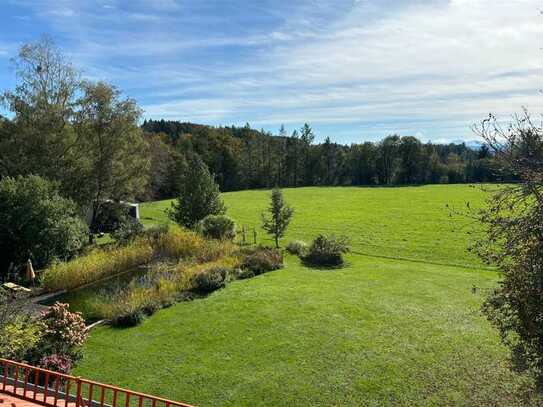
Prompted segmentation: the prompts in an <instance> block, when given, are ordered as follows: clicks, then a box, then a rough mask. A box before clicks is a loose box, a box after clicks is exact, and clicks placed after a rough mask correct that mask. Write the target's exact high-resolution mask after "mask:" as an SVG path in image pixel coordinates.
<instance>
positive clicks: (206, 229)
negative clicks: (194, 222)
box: [201, 215, 236, 240]
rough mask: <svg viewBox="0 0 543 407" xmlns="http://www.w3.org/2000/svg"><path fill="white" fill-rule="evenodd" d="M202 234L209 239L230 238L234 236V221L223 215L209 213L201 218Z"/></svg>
mask: <svg viewBox="0 0 543 407" xmlns="http://www.w3.org/2000/svg"><path fill="white" fill-rule="evenodd" d="M201 230H202V234H203V235H204V236H205V237H207V238H211V239H218V240H232V239H234V237H236V224H235V222H234V221H233V220H232V219H231V218H229V217H228V216H225V215H209V216H206V217H205V218H204V220H202V224H201Z"/></svg>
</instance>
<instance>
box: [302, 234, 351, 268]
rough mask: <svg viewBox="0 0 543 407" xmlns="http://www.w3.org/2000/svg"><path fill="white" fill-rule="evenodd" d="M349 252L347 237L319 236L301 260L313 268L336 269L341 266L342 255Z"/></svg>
mask: <svg viewBox="0 0 543 407" xmlns="http://www.w3.org/2000/svg"><path fill="white" fill-rule="evenodd" d="M349 250H350V248H349V240H348V238H347V237H345V236H340V237H336V236H334V235H332V236H324V235H319V236H317V237H316V238H315V240H313V243H312V244H311V246H310V247H309V250H308V252H307V254H306V255H305V256H304V257H303V260H304V262H306V263H307V264H309V265H313V266H323V267H337V266H341V265H343V263H344V261H343V255H344V254H345V253H348V252H349Z"/></svg>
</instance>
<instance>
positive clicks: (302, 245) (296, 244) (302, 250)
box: [286, 240, 309, 256]
mask: <svg viewBox="0 0 543 407" xmlns="http://www.w3.org/2000/svg"><path fill="white" fill-rule="evenodd" d="M308 248H309V246H308V245H307V243H306V242H304V241H302V240H293V241H292V242H289V244H287V247H286V249H287V252H289V253H290V254H294V255H296V256H304V255H305V254H306V253H307V250H308Z"/></svg>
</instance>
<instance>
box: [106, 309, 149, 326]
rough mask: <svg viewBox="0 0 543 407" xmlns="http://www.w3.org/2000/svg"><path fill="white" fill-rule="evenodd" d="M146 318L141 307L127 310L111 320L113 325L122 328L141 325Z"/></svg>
mask: <svg viewBox="0 0 543 407" xmlns="http://www.w3.org/2000/svg"><path fill="white" fill-rule="evenodd" d="M144 319H145V314H144V313H143V311H142V310H141V309H130V310H126V311H124V312H122V313H120V314H119V315H117V316H115V317H114V318H113V319H112V320H111V325H113V326H116V327H120V328H129V327H132V326H136V325H139V324H140V323H141V322H142V321H143V320H144Z"/></svg>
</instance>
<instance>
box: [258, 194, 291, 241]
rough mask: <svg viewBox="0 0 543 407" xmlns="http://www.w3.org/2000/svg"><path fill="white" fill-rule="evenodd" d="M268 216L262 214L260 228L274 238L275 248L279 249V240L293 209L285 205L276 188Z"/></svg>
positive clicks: (281, 195)
mask: <svg viewBox="0 0 543 407" xmlns="http://www.w3.org/2000/svg"><path fill="white" fill-rule="evenodd" d="M268 214H269V215H268V216H266V214H265V213H262V228H263V229H264V230H265V231H266V232H268V234H269V235H270V236H272V237H273V238H274V240H275V247H277V248H279V239H280V238H282V237H283V236H284V235H285V232H286V231H287V228H288V225H289V223H290V221H291V219H292V215H293V214H294V209H292V208H291V207H290V206H288V205H287V203H286V202H285V200H284V199H283V193H282V192H281V190H280V189H278V188H275V189H274V190H273V191H272V194H271V202H270V206H269V208H268Z"/></svg>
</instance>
